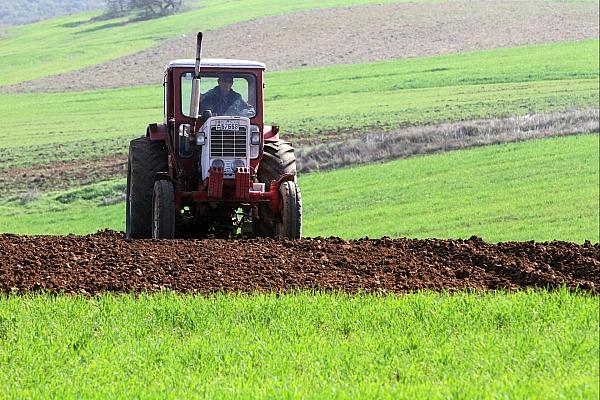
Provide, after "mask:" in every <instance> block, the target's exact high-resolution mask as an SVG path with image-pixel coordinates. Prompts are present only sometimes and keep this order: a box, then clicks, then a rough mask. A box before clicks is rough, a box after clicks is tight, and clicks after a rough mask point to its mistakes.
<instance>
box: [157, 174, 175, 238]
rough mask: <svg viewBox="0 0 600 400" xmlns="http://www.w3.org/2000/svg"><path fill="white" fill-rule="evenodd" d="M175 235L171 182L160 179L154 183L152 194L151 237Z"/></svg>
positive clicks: (170, 236)
mask: <svg viewBox="0 0 600 400" xmlns="http://www.w3.org/2000/svg"><path fill="white" fill-rule="evenodd" d="M174 237H175V194H174V191H173V184H172V183H171V182H169V181H166V180H162V181H158V182H155V183H154V193H153V196H152V238H153V239H173V238H174Z"/></svg>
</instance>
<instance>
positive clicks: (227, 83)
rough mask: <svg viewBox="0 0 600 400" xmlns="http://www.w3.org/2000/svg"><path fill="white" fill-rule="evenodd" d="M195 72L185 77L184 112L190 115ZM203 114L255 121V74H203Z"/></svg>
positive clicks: (201, 102)
mask: <svg viewBox="0 0 600 400" xmlns="http://www.w3.org/2000/svg"><path fill="white" fill-rule="evenodd" d="M192 78H193V74H192V73H191V72H186V73H184V74H182V75H181V113H182V114H183V115H186V116H189V113H190V95H191V90H192ZM200 93H201V97H200V114H202V112H203V111H205V110H211V111H212V115H214V116H216V115H227V116H235V117H248V118H252V117H254V116H255V115H256V79H255V77H254V75H252V74H239V73H222V74H207V75H202V76H201V80H200Z"/></svg>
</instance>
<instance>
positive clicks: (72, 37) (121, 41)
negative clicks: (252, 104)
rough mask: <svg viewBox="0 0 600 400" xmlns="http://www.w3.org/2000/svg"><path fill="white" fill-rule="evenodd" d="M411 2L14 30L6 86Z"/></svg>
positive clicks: (328, 1)
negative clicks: (279, 19)
mask: <svg viewBox="0 0 600 400" xmlns="http://www.w3.org/2000/svg"><path fill="white" fill-rule="evenodd" d="M407 1H408V0H320V1H318V2H317V1H315V0H295V1H293V2H292V1H281V0H244V1H223V0H202V1H201V2H200V3H199V4H198V5H196V6H194V9H192V10H190V11H188V12H184V13H180V14H174V15H171V16H167V17H163V18H159V19H152V20H148V21H138V22H134V23H127V19H126V18H119V19H112V20H108V21H98V22H90V18H92V17H95V16H97V15H99V13H87V14H76V15H72V16H67V17H62V18H55V19H50V20H46V21H42V22H39V23H35V24H29V25H22V26H17V27H13V28H10V29H9V30H8V34H7V36H6V37H3V38H0V85H6V84H10V83H16V82H23V81H28V80H32V79H35V78H40V77H44V76H49V75H55V74H58V73H61V72H67V71H74V70H77V69H80V68H83V67H86V66H90V65H95V64H100V63H103V62H106V61H108V60H112V59H115V58H118V57H122V56H125V55H128V54H133V53H135V52H138V51H140V50H143V49H146V48H149V47H152V46H154V45H157V44H158V43H159V42H161V41H163V40H167V39H174V38H176V37H178V36H181V35H182V34H189V33H191V32H197V31H199V30H201V31H209V30H213V29H217V28H220V27H223V26H226V25H231V24H235V23H238V22H243V21H249V20H252V19H257V18H264V17H269V16H273V15H279V14H285V13H293V12H300V11H308V10H313V9H314V10H316V9H322V8H331V7H348V6H354V5H364V4H385V3H402V2H407ZM411 2H414V1H411ZM420 2H424V1H423V0H420ZM190 57H193V54H191V55H190Z"/></svg>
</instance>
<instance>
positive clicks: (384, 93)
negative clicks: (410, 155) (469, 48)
mask: <svg viewBox="0 0 600 400" xmlns="http://www.w3.org/2000/svg"><path fill="white" fill-rule="evenodd" d="M598 43H599V42H598V40H590V41H584V42H575V43H563V44H552V45H540V46H527V47H521V48H514V49H498V50H490V51H483V52H474V53H465V54H458V55H451V56H438V57H427V58H417V59H406V60H397V61H388V62H381V63H370V64H359V65H351V66H350V65H345V66H334V67H326V68H316V69H312V70H296V71H287V72H277V73H268V74H267V78H266V79H267V87H266V89H265V95H266V102H265V112H266V119H265V120H266V122H277V123H279V124H280V125H281V127H282V136H284V137H288V138H290V139H291V140H292V141H293V140H294V139H296V138H298V139H300V138H306V137H307V136H310V135H313V136H315V135H316V134H318V132H319V131H337V130H350V131H361V130H365V129H368V128H370V127H374V126H376V127H381V128H395V127H397V126H399V125H416V124H426V123H435V122H444V121H459V120H468V119H473V118H493V117H502V116H510V115H524V114H527V113H531V112H542V111H550V110H566V109H573V108H589V107H598V101H599V94H598V90H599V84H598V74H599V73H598V69H599V64H598ZM158 78H159V77H157V79H158ZM0 109H2V110H3V113H0V159H1V160H3V162H2V164H1V165H0V169H1V168H8V167H11V166H17V165H32V164H39V163H45V162H50V161H55V160H73V159H80V158H93V157H100V156H103V155H110V154H115V153H125V152H126V151H127V141H128V139H131V138H134V137H136V136H139V135H142V134H144V132H145V129H146V126H147V124H148V123H151V122H160V121H162V88H161V87H160V86H143V87H132V88H124V89H113V90H98V91H89V92H79V93H56V94H48V93H46V94H41V93H37V94H10V95H9V94H3V95H0ZM24 116H27V117H26V118H25V117H24ZM315 137H316V136H315ZM90 142H94V144H93V145H91V144H90Z"/></svg>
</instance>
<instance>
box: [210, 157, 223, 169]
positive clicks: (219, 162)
mask: <svg viewBox="0 0 600 400" xmlns="http://www.w3.org/2000/svg"><path fill="white" fill-rule="evenodd" d="M210 166H211V167H212V168H225V163H224V162H223V160H219V159H216V160H213V162H212V164H210Z"/></svg>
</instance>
